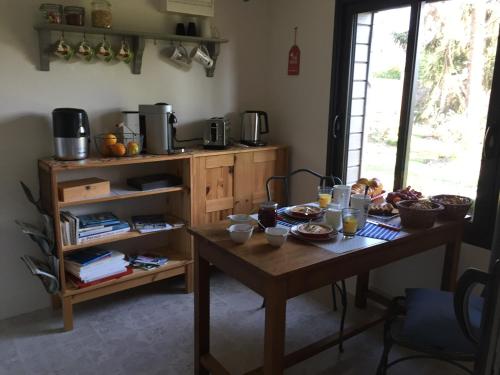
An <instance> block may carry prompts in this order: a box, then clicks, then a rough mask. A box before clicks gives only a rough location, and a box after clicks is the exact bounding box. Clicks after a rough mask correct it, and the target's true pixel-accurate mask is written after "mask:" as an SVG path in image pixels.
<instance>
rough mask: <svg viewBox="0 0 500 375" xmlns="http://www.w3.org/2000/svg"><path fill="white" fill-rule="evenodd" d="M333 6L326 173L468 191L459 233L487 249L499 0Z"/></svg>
mask: <svg viewBox="0 0 500 375" xmlns="http://www.w3.org/2000/svg"><path fill="white" fill-rule="evenodd" d="M336 8H337V9H336V20H335V43H334V61H333V74H332V80H333V81H332V103H331V119H332V121H331V126H330V132H331V133H330V134H331V137H329V147H328V149H329V154H328V163H327V164H328V165H327V169H328V173H333V174H334V175H337V176H341V177H342V178H343V179H345V180H346V181H347V183H353V182H355V181H356V180H357V179H358V178H359V177H367V178H371V177H378V178H379V179H381V180H382V181H383V183H384V185H385V187H386V189H387V190H392V189H397V188H402V187H404V186H408V185H411V186H412V187H414V188H415V189H417V190H420V191H422V192H424V193H425V194H426V195H435V194H442V193H448V194H459V195H465V196H468V197H471V198H474V201H475V203H474V207H473V213H472V218H471V220H470V223H468V224H467V227H466V237H465V238H466V240H467V241H468V242H471V243H474V244H476V245H480V246H483V247H489V244H490V243H491V237H492V233H493V225H494V218H495V210H496V208H495V203H496V197H497V196H498V190H499V185H500V161H499V156H498V155H499V153H500V152H499V151H500V145H499V143H500V139H499V138H500V105H498V104H496V105H493V103H499V102H500V52H498V51H499V49H500V46H499V45H498V37H499V30H500V3H498V1H495V0H474V1H472V0H443V1H432V2H423V1H409V0H380V1H368V0H362V1H350V0H343V1H342V0H338V1H337V3H336ZM497 56H498V57H499V58H497Z"/></svg>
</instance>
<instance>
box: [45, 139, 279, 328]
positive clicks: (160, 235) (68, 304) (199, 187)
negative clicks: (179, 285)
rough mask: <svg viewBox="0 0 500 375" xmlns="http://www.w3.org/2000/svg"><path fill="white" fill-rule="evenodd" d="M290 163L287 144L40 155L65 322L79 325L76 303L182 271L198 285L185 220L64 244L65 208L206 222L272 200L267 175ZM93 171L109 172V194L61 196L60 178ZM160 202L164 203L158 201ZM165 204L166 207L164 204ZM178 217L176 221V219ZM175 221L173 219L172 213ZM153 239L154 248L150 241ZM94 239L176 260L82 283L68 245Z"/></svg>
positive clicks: (59, 302)
mask: <svg viewBox="0 0 500 375" xmlns="http://www.w3.org/2000/svg"><path fill="white" fill-rule="evenodd" d="M287 171H288V153H287V148H286V147H285V146H265V147H256V148H252V147H236V146H235V147H231V148H229V149H227V150H204V149H193V150H191V151H190V152H188V153H184V154H173V155H138V156H135V157H123V158H96V157H91V158H88V159H85V160H81V161H57V160H54V159H51V158H49V159H41V160H39V161H38V176H39V185H40V197H41V200H42V205H43V208H44V209H45V211H47V212H48V213H49V214H51V215H52V217H53V218H54V231H55V239H56V246H57V256H58V258H59V260H60V262H59V265H60V266H59V281H60V285H61V290H60V292H59V294H58V295H57V296H55V297H54V298H53V305H54V306H55V307H56V306H59V305H61V306H62V311H63V318H64V328H65V330H71V329H72V327H73V305H74V304H77V303H80V302H83V301H89V300H92V299H95V298H99V297H102V296H105V295H108V294H111V293H116V292H120V291H124V290H127V289H130V288H135V287H138V286H140V285H144V284H148V283H153V282H156V281H159V280H164V279H168V278H171V277H176V276H184V279H185V290H186V292H187V293H189V292H192V290H193V282H192V277H193V244H192V239H191V236H190V235H189V234H188V232H187V230H186V228H176V229H172V230H169V231H166V232H155V233H142V234H141V233H139V232H135V231H131V232H126V233H120V234H116V235H113V236H110V237H105V238H100V239H97V240H94V241H89V242H84V243H81V244H78V245H67V246H64V245H63V243H62V237H61V230H60V217H59V216H60V212H61V211H70V212H72V213H74V214H80V213H96V212H102V211H112V212H114V211H115V209H116V210H117V211H118V212H115V213H116V214H117V216H118V217H119V218H121V219H127V218H130V216H132V215H142V214H152V213H153V212H142V211H143V210H144V211H147V209H148V206H151V205H153V206H154V207H153V208H155V209H156V210H160V211H157V212H154V213H161V212H163V213H164V214H165V215H167V216H172V218H174V219H177V220H179V219H180V220H181V221H182V222H184V224H185V226H191V225H193V226H194V225H202V224H205V223H210V222H217V221H220V220H225V218H226V217H227V215H229V214H232V213H248V214H249V213H254V212H256V210H257V209H258V207H259V204H260V203H261V202H262V201H264V200H266V199H267V198H266V189H265V181H266V180H267V178H269V177H270V176H273V175H285V174H286V173H287ZM156 173H169V174H173V175H176V176H179V177H181V178H182V182H183V185H182V186H179V187H172V188H165V189H155V190H149V191H136V190H130V189H127V188H125V187H124V185H125V183H124V182H125V179H126V178H127V177H139V176H141V175H147V174H156ZM82 177H84V178H89V177H99V178H104V179H108V180H110V182H111V192H110V193H109V194H107V195H104V196H98V197H94V198H91V199H81V200H78V201H73V202H60V201H59V199H58V191H57V184H58V182H62V181H68V180H77V179H81V178H82ZM272 189H273V194H272V196H273V197H274V199H277V201H278V202H279V201H281V200H280V197H283V191H282V189H281V188H275V187H272ZM157 203H160V204H161V206H160V204H158V205H156V204H157ZM160 207H162V208H161V209H160ZM177 220H175V221H177ZM167 221H168V220H167ZM152 245H154V248H152V247H151V246H152ZM91 246H103V247H111V246H112V247H113V248H116V250H119V251H122V250H123V252H125V253H130V252H134V251H136V250H137V251H138V252H142V251H146V250H147V251H151V252H157V253H159V254H160V255H164V256H166V257H167V258H168V259H169V262H168V263H167V264H165V265H164V266H162V267H159V268H157V269H154V270H150V271H141V270H134V271H133V273H131V274H128V275H125V276H122V277H120V278H118V279H113V280H109V281H105V282H102V283H100V284H97V285H93V286H89V287H86V288H83V289H78V288H77V287H76V286H75V285H74V284H73V283H72V282H71V281H70V280H66V274H65V269H64V258H65V256H67V255H68V254H69V253H72V252H74V251H78V250H81V249H84V248H88V247H91Z"/></svg>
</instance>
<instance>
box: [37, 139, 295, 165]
mask: <svg viewBox="0 0 500 375" xmlns="http://www.w3.org/2000/svg"><path fill="white" fill-rule="evenodd" d="M282 148H286V146H280V145H269V146H262V147H245V146H232V147H229V148H227V149H225V150H206V149H204V148H203V146H197V147H194V148H188V149H187V150H188V151H187V152H184V153H179V154H171V155H151V154H141V155H137V156H130V157H117V158H103V157H94V156H93V157H90V158H87V159H84V160H74V161H61V160H56V159H54V158H44V159H40V160H39V162H38V163H39V166H40V167H41V168H43V169H44V170H46V171H50V170H72V169H85V168H100V167H102V168H105V167H111V166H115V165H129V164H142V163H154V162H160V161H168V160H180V159H189V158H191V157H194V158H196V157H202V156H216V155H225V154H236V153H245V152H254V151H270V150H277V149H282Z"/></svg>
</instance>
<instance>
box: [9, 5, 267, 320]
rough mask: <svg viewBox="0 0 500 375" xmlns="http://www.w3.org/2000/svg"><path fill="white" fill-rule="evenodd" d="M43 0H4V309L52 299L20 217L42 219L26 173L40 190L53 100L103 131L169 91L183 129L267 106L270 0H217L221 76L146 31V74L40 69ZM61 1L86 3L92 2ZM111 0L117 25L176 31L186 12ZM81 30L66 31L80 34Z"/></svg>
mask: <svg viewBox="0 0 500 375" xmlns="http://www.w3.org/2000/svg"><path fill="white" fill-rule="evenodd" d="M41 2H42V1H41V0H40V1H32V0H21V1H9V0H0V8H1V9H2V12H0V49H1V51H2V53H1V60H0V134H1V139H2V141H1V143H0V145H1V146H0V153H1V154H0V176H1V178H0V179H1V183H0V197H1V198H0V200H1V205H0V207H1V208H0V240H1V242H0V249H1V253H0V285H2V289H1V290H2V293H0V318H4V317H7V316H11V315H16V314H19V313H23V312H27V311H31V310H35V309H37V308H40V307H44V306H46V305H48V298H47V296H46V294H45V292H44V291H43V289H42V286H41V284H40V283H39V282H38V280H36V279H35V278H33V277H31V276H30V275H29V274H28V271H27V270H26V269H25V267H24V265H23V264H22V263H21V261H20V260H19V257H20V256H21V255H23V254H33V255H37V250H36V249H35V245H34V244H33V243H31V241H30V240H29V239H28V238H26V237H25V236H24V235H22V234H20V233H19V231H18V230H17V228H16V227H15V226H14V225H13V220H14V219H16V218H17V219H22V220H26V221H33V220H35V214H34V209H33V207H31V206H30V204H29V203H27V201H26V200H25V198H24V196H23V194H22V192H21V189H20V186H19V183H18V181H19V180H23V181H25V182H26V183H27V184H28V185H29V186H30V187H32V188H33V189H34V190H35V192H37V190H38V189H37V169H36V160H37V159H38V158H40V157H45V156H49V155H51V153H52V136H51V120H50V113H51V111H52V109H54V108H56V107H65V106H67V107H78V108H84V109H86V110H87V111H88V113H89V116H90V121H91V127H92V130H93V131H94V133H96V132H100V131H102V130H105V129H107V128H109V127H112V126H113V125H114V124H115V123H116V122H118V121H119V119H120V115H119V112H120V111H121V110H134V109H137V106H138V104H144V103H155V102H158V101H166V102H168V103H171V104H173V105H174V110H175V111H176V113H177V115H178V118H179V122H180V123H181V130H180V131H179V133H180V134H179V136H180V137H183V136H188V135H192V134H194V135H201V128H200V127H199V125H200V122H201V121H203V119H206V118H209V117H212V116H215V115H224V114H230V115H231V117H232V119H233V121H235V122H237V117H236V116H235V114H236V113H238V112H239V111H241V110H243V109H248V108H249V107H260V106H261V105H262V102H263V97H265V95H266V90H265V85H264V84H263V83H264V82H265V81H264V77H263V75H262V72H263V71H265V70H266V68H267V66H268V64H269V61H268V58H267V54H266V53H265V52H266V50H265V45H266V40H267V34H268V32H267V27H268V26H269V24H270V23H269V11H268V2H267V1H266V0H252V1H250V2H243V1H236V0H217V4H216V18H215V24H216V25H217V27H218V29H219V31H220V33H221V36H223V37H226V38H228V39H230V42H229V43H228V44H226V45H223V46H222V50H221V55H220V58H219V61H218V66H217V70H216V73H215V74H216V77H215V78H207V77H205V73H204V71H203V70H202V68H201V66H198V65H195V66H193V68H192V69H191V71H190V72H183V71H180V70H178V69H176V68H175V67H173V66H171V65H169V64H168V63H167V62H166V60H165V59H164V58H163V57H161V56H160V55H159V51H161V49H162V47H163V48H164V47H165V46H167V44H166V43H165V42H158V46H155V45H154V44H153V41H147V45H146V50H145V54H144V60H143V65H142V74H141V75H132V74H131V73H130V70H129V67H128V66H126V65H125V64H123V63H118V62H117V63H113V64H111V65H110V66H107V65H106V64H104V63H101V62H96V63H91V64H85V63H82V62H74V63H66V62H61V61H55V62H54V63H52V64H51V71H50V72H40V71H38V70H37V69H36V66H37V64H38V60H37V55H38V45H37V34H36V32H35V31H34V30H33V25H34V24H35V23H36V22H37V21H38V19H39V18H38V17H39V11H38V7H39V5H40V3H41ZM58 3H62V4H65V5H69V4H71V5H85V6H87V8H88V7H89V3H90V2H89V1H83V0H64V1H58ZM113 5H114V6H113V18H114V20H113V23H114V27H116V28H117V29H118V28H120V29H129V30H144V31H151V32H169V33H171V32H172V30H173V28H174V27H175V26H174V25H175V22H176V21H177V20H178V17H171V18H169V17H168V16H167V15H166V14H165V13H160V12H158V11H157V6H158V1H156V0H120V1H113ZM250 20H251V22H249V21H250ZM57 37H58V35H54V39H55V38H57ZM79 38H80V36H77V37H72V36H70V35H67V39H69V40H70V41H73V42H77V41H78V39H79ZM91 40H94V41H95V40H96V39H91ZM114 42H115V45H116V44H117V43H119V40H114ZM235 128H238V126H235ZM186 129H187V130H186Z"/></svg>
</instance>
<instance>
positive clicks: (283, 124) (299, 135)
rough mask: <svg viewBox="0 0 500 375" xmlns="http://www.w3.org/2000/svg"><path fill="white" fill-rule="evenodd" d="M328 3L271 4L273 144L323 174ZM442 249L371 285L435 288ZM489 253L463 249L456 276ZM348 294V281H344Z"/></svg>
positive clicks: (304, 191) (380, 274)
mask: <svg viewBox="0 0 500 375" xmlns="http://www.w3.org/2000/svg"><path fill="white" fill-rule="evenodd" d="M334 6H335V1H333V0H315V1H307V0H274V1H272V4H271V23H272V34H271V45H270V46H269V50H270V53H269V55H270V63H271V64H270V69H271V76H270V79H269V93H270V95H269V111H270V118H271V121H272V125H271V126H272V128H273V138H274V141H275V142H279V143H283V144H287V145H290V150H291V163H290V168H291V169H297V168H311V169H313V170H316V171H318V172H324V171H325V167H326V149H327V139H326V136H327V130H328V116H329V106H330V84H331V81H330V80H331V62H332V43H333V23H334ZM295 26H298V27H299V38H298V45H299V47H300V48H301V51H302V62H301V63H302V65H301V74H300V75H299V76H298V77H294V76H288V75H287V70H286V68H287V53H288V50H289V48H290V47H291V45H292V44H293V27H295ZM292 189H293V193H292V201H295V202H300V201H307V200H310V199H314V198H315V185H314V181H304V180H299V179H297V180H296V181H295V182H294V183H293V186H292ZM443 254H444V252H443V249H435V250H432V251H429V252H426V253H424V254H421V255H418V256H414V257H412V258H408V259H405V260H403V261H400V262H397V263H393V264H391V265H388V266H386V267H383V268H381V269H379V270H376V271H375V272H373V273H372V276H371V282H372V286H374V287H375V288H377V289H380V290H382V291H383V292H385V293H387V294H389V295H393V296H395V295H400V294H402V293H404V288H405V287H439V285H440V277H441V269H442V265H443ZM489 256H490V252H489V251H486V250H483V249H480V248H475V247H472V246H469V245H464V246H463V250H462V256H461V262H460V269H459V271H460V274H461V272H463V270H464V269H465V268H467V267H478V268H481V269H487V266H488V262H489ZM349 284H350V287H351V290H352V286H353V283H352V280H351V282H350V283H349Z"/></svg>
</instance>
